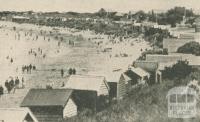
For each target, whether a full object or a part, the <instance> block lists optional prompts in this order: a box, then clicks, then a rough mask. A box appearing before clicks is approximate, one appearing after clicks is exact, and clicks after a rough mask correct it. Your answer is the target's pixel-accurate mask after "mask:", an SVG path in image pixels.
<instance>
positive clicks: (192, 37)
mask: <svg viewBox="0 0 200 122" xmlns="http://www.w3.org/2000/svg"><path fill="white" fill-rule="evenodd" d="M179 38H180V39H190V40H195V35H194V34H191V33H182V34H180V35H179Z"/></svg>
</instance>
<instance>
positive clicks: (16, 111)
mask: <svg viewBox="0 0 200 122" xmlns="http://www.w3.org/2000/svg"><path fill="white" fill-rule="evenodd" d="M0 122H39V121H38V120H37V118H36V117H35V116H34V115H33V114H32V112H31V111H30V110H29V109H28V108H1V109H0Z"/></svg>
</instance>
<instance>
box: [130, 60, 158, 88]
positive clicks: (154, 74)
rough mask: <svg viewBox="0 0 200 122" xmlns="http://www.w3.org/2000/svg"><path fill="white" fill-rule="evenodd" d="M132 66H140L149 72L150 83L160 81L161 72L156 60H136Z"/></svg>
mask: <svg viewBox="0 0 200 122" xmlns="http://www.w3.org/2000/svg"><path fill="white" fill-rule="evenodd" d="M133 66H134V67H140V68H141V69H143V70H145V71H147V72H148V73H150V84H153V83H160V82H162V73H161V72H160V71H159V63H158V62H153V61H143V60H137V61H135V62H134V63H133Z"/></svg>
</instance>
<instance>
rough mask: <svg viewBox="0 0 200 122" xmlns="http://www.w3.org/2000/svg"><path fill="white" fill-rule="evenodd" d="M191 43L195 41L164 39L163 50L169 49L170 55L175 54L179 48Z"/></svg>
mask: <svg viewBox="0 0 200 122" xmlns="http://www.w3.org/2000/svg"><path fill="white" fill-rule="evenodd" d="M191 41H194V39H180V38H166V39H163V49H167V51H168V53H175V52H177V50H178V48H179V47H181V46H183V45H184V44H186V43H188V42H191Z"/></svg>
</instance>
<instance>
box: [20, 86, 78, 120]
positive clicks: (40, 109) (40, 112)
mask: <svg viewBox="0 0 200 122" xmlns="http://www.w3.org/2000/svg"><path fill="white" fill-rule="evenodd" d="M72 91H73V90H69V89H31V90H30V91H29V92H28V94H27V95H26V97H25V98H24V100H23V102H22V103H21V107H28V108H29V109H30V110H31V112H32V113H33V114H34V115H35V117H36V118H37V119H38V121H39V122H57V121H59V120H62V119H63V118H67V117H72V116H75V115H77V106H76V104H75V103H74V102H73V100H72V99H71V94H72Z"/></svg>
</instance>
